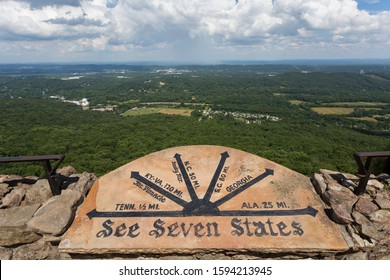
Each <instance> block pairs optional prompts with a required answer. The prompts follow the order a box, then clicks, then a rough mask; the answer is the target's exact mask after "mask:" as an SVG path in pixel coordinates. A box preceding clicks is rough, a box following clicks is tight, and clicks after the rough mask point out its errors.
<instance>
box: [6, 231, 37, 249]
mask: <svg viewBox="0 0 390 280" xmlns="http://www.w3.org/2000/svg"><path fill="white" fill-rule="evenodd" d="M41 237H42V236H40V235H38V234H36V233H35V232H32V231H31V230H29V229H27V227H0V246H12V245H17V244H26V243H32V242H35V241H37V240H38V239H40V238H41Z"/></svg>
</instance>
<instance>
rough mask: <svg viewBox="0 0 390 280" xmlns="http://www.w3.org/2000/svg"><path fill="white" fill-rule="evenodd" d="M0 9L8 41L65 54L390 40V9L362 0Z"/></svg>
mask: <svg viewBox="0 0 390 280" xmlns="http://www.w3.org/2000/svg"><path fill="white" fill-rule="evenodd" d="M366 2H373V1H368V0H366ZM0 13H1V14H3V15H7V17H1V18H0V41H2V42H8V43H9V42H13V44H14V45H15V46H18V42H23V44H24V46H26V45H30V46H31V48H32V49H37V48H34V47H33V45H34V44H37V43H36V42H38V41H44V42H41V43H39V44H37V45H39V48H38V49H44V48H45V44H46V46H47V48H53V46H54V47H57V46H58V47H61V52H65V53H66V52H67V51H68V52H83V51H84V52H91V51H106V52H117V51H120V52H125V51H126V50H128V51H130V52H134V53H136V52H137V53H139V54H141V52H142V51H143V50H144V51H145V52H158V51H161V52H164V53H165V54H167V53H169V50H170V53H171V54H173V53H174V52H175V51H177V50H179V49H180V52H181V53H182V54H181V56H185V51H186V50H188V53H191V54H192V55H204V54H206V55H207V51H206V49H205V48H206V47H207V48H208V49H209V50H214V51H215V52H217V53H218V52H220V51H221V50H224V51H226V53H227V54H228V55H232V54H234V53H237V54H239V53H240V52H244V50H247V51H248V53H251V54H256V50H258V53H269V52H272V50H275V49H280V51H282V50H286V51H288V50H290V51H291V50H301V51H302V53H304V49H305V48H313V49H315V48H319V49H320V48H327V47H328V48H332V49H337V47H338V46H340V47H341V48H345V46H346V45H348V46H350V47H352V48H353V46H356V47H357V46H358V45H359V44H362V45H364V46H369V45H370V43H371V42H372V44H378V41H379V43H381V44H387V45H388V42H389V41H390V31H389V30H388V28H387V27H388V26H390V12H389V11H383V12H380V13H376V14H369V13H368V12H366V11H362V10H359V9H358V6H357V2H356V1H354V0H274V1H272V0H262V1H259V0H240V1H236V0H148V1H136V0H70V1H65V0H40V1H27V0H23V1H11V0H1V1H0ZM58 40H60V41H61V42H63V43H62V44H59V45H56V44H55V42H57V41H58ZM19 44H22V43H19ZM183 48H184V49H183ZM201 48H204V49H205V50H203V51H202V50H199V49H201ZM20 49H21V50H22V49H23V50H24V49H25V48H23V47H22V46H20ZM37 52H38V51H37ZM180 52H179V53H180ZM388 56H390V53H388Z"/></svg>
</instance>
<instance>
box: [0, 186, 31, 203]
mask: <svg viewBox="0 0 390 280" xmlns="http://www.w3.org/2000/svg"><path fill="white" fill-rule="evenodd" d="M25 194H26V189H25V188H22V187H15V188H14V189H13V190H12V191H11V192H10V193H9V194H7V195H6V196H5V197H4V198H3V199H2V203H1V205H0V208H7V207H14V206H19V205H20V203H21V202H22V200H23V198H24V195H25Z"/></svg>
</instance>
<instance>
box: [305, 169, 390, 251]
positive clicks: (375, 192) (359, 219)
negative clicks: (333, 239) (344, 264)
mask: <svg viewBox="0 0 390 280" xmlns="http://www.w3.org/2000/svg"><path fill="white" fill-rule="evenodd" d="M358 181H359V180H358V178H357V177H356V176H354V175H351V174H345V173H339V172H334V171H330V170H325V169H322V170H320V173H316V174H315V175H314V176H313V177H312V182H313V185H314V187H315V189H316V192H317V193H318V194H319V195H320V197H321V198H322V200H323V201H324V202H325V203H326V205H327V206H328V209H326V211H327V212H328V216H329V217H330V218H331V219H332V220H333V221H334V222H336V223H337V224H339V227H340V230H341V232H342V233H343V236H344V238H345V240H346V241H347V242H348V245H349V248H350V250H349V251H348V252H347V253H346V254H341V255H339V256H338V258H345V259H390V192H389V191H388V186H389V182H390V176H389V175H387V174H381V175H379V176H378V177H375V176H372V178H371V179H370V180H369V181H368V184H367V188H366V191H365V192H364V193H363V194H361V195H359V196H358V195H355V194H354V193H353V190H354V188H356V187H357V184H358Z"/></svg>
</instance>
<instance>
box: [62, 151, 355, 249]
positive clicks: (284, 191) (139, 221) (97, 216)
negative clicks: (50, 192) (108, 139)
mask: <svg viewBox="0 0 390 280" xmlns="http://www.w3.org/2000/svg"><path fill="white" fill-rule="evenodd" d="M216 249H219V250H221V249H222V250H224V249H226V250H232V251H235V250H236V251H238V250H252V251H262V252H289V251H292V252H297V251H301V252H311V251H313V252H318V251H320V252H326V251H345V250H347V249H348V247H347V244H346V242H345V240H344V239H343V237H342V235H341V234H340V232H339V230H338V228H337V226H336V225H335V224H334V223H332V222H331V221H330V220H329V219H328V217H327V216H326V215H325V213H324V209H323V204H322V202H321V200H320V199H319V198H318V196H317V195H316V193H315V192H314V190H313V187H312V185H311V183H310V180H309V179H308V178H307V177H306V176H303V175H301V174H299V173H296V172H294V171H292V170H290V169H287V168H286V167H283V166H281V165H278V164H276V163H274V162H271V161H268V160H265V159H263V158H260V157H258V156H255V155H252V154H249V153H246V152H243V151H239V150H236V149H231V148H226V147H220V146H184V147H177V148H170V149H167V150H163V151H160V152H156V153H153V154H150V155H147V156H145V157H143V158H140V159H137V160H135V161H133V162H130V163H129V164H126V165H124V166H122V167H120V168H118V169H116V170H114V171H112V172H110V173H108V174H106V175H104V176H103V177H101V178H99V180H98V181H96V183H95V185H94V186H93V187H92V189H91V192H90V194H89V195H88V197H87V199H86V201H85V202H84V204H83V205H82V207H81V209H80V211H79V212H78V215H77V216H76V218H75V221H74V222H73V224H72V226H71V228H70V229H69V230H68V232H67V233H66V235H65V237H64V239H63V241H62V242H61V244H60V250H61V251H63V252H69V253H97V254H99V253H131V252H154V253H159V252H195V251H202V250H205V251H207V250H216Z"/></svg>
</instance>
